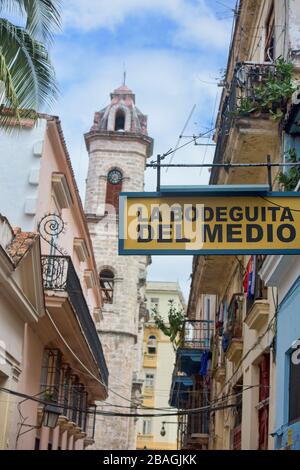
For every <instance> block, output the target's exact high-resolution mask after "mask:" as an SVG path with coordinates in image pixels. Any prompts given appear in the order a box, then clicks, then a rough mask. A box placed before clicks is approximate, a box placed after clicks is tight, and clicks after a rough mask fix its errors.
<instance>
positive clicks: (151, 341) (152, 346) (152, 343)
mask: <svg viewBox="0 0 300 470" xmlns="http://www.w3.org/2000/svg"><path fill="white" fill-rule="evenodd" d="M147 348H148V354H156V336H155V335H150V336H149V337H148V343H147Z"/></svg>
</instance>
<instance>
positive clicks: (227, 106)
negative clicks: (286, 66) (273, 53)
mask: <svg viewBox="0 0 300 470" xmlns="http://www.w3.org/2000/svg"><path fill="white" fill-rule="evenodd" d="M275 75H276V66H275V65H274V64H271V63H262V64H256V63H253V62H240V63H238V64H237V65H236V68H235V74H234V77H233V80H232V83H231V86H230V89H229V92H228V94H227V95H226V97H225V99H224V103H223V107H222V110H221V112H220V114H221V115H220V117H219V125H218V138H217V146H216V153H215V163H219V162H221V161H222V159H223V155H224V151H225V147H226V144H227V140H228V136H229V133H230V129H231V128H232V127H233V126H234V121H235V120H236V119H237V117H238V116H241V117H242V116H243V113H242V112H238V111H239V110H240V111H242V105H243V103H245V100H247V101H248V102H250V101H251V102H256V101H258V100H259V99H260V98H259V96H258V95H257V92H256V90H257V87H258V86H260V85H262V84H263V83H264V82H265V81H266V80H268V79H269V78H270V77H274V76H275ZM245 114H247V113H246V112H245ZM248 114H249V113H248Z"/></svg>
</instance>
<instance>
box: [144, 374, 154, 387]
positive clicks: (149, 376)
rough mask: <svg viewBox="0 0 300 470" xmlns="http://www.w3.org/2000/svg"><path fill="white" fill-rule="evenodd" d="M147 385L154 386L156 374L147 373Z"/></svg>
mask: <svg viewBox="0 0 300 470" xmlns="http://www.w3.org/2000/svg"><path fill="white" fill-rule="evenodd" d="M145 387H148V388H154V374H146V378H145Z"/></svg>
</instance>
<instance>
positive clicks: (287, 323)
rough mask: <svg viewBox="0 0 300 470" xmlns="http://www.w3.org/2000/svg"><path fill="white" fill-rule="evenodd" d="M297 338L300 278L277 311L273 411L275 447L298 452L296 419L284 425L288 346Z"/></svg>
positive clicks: (299, 334)
mask: <svg viewBox="0 0 300 470" xmlns="http://www.w3.org/2000/svg"><path fill="white" fill-rule="evenodd" d="M299 338H300V277H299V278H298V279H297V280H296V282H295V283H294V285H293V286H292V287H291V289H290V290H289V292H288V293H287V295H286V296H285V298H284V299H283V301H282V302H281V304H280V306H279V311H278V322H277V342H276V409H275V416H276V418H275V433H276V435H275V447H276V448H277V449H280V448H284V447H287V446H288V445H290V448H291V449H294V450H300V420H299V421H297V422H295V423H293V424H291V425H289V423H288V409H289V400H288V398H289V363H290V354H291V351H292V349H291V346H292V344H293V342H294V341H297V340H298V339H299ZM299 367H300V366H299ZM299 400H300V397H299Z"/></svg>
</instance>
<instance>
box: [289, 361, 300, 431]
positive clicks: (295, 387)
mask: <svg viewBox="0 0 300 470" xmlns="http://www.w3.org/2000/svg"><path fill="white" fill-rule="evenodd" d="M299 396H300V364H294V363H293V361H292V355H291V358H290V383H289V422H293V421H297V420H300V400H299Z"/></svg>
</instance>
